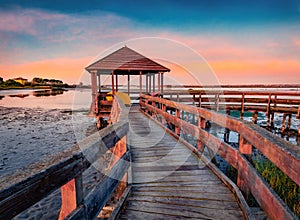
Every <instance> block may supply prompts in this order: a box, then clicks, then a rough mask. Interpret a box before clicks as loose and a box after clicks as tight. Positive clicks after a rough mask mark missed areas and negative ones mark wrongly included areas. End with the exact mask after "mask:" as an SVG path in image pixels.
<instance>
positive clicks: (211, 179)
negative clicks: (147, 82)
mask: <svg viewBox="0 0 300 220" xmlns="http://www.w3.org/2000/svg"><path fill="white" fill-rule="evenodd" d="M129 119H130V132H129V134H128V142H129V143H128V144H129V145H130V150H131V154H132V191H131V194H130V195H129V198H128V199H127V201H126V203H125V206H124V207H125V208H124V209H123V211H122V213H121V215H120V219H142V218H146V219H174V218H176V219H185V218H192V219H193V218H194V219H220V218H226V219H243V218H244V216H243V213H242V211H241V209H240V207H239V205H238V202H237V200H236V198H235V196H234V195H233V193H232V192H231V191H230V190H229V189H228V188H227V187H226V186H225V185H224V184H223V183H222V182H221V181H220V180H219V179H218V178H217V177H216V176H215V175H214V174H213V172H212V171H211V170H210V169H209V168H207V167H206V166H205V164H204V163H203V162H202V161H201V160H199V159H198V158H197V156H196V155H194V154H193V153H192V152H191V151H190V150H189V149H187V148H186V146H184V145H183V144H182V143H180V142H178V140H177V139H175V138H174V137H172V136H171V135H169V134H168V133H166V132H165V130H164V129H163V128H161V127H159V126H158V125H157V124H156V123H155V122H153V121H152V120H149V118H147V117H146V116H144V115H143V114H142V113H141V112H138V111H132V112H131V113H130V115H129ZM154 137H155V138H154Z"/></svg>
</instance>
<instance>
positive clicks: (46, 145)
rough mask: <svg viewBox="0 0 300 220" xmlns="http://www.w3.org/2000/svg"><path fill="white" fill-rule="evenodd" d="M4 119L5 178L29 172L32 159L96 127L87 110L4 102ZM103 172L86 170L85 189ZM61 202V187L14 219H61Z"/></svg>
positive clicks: (1, 158)
mask: <svg viewBox="0 0 300 220" xmlns="http://www.w3.org/2000/svg"><path fill="white" fill-rule="evenodd" d="M0 119H1V120H0V124H1V126H0V144H1V148H0V149H1V152H0V181H1V182H3V181H5V179H6V178H8V177H9V176H10V175H12V174H14V173H15V172H17V173H22V172H25V171H26V169H28V166H29V165H31V166H32V163H35V162H37V161H43V160H47V158H48V157H50V156H52V155H55V154H57V153H59V152H62V151H65V150H67V149H69V148H71V147H72V146H73V145H74V143H76V142H78V141H79V140H81V139H83V138H84V137H86V136H88V135H90V134H91V133H93V132H95V131H96V128H95V124H94V121H93V119H91V118H88V117H86V112H83V111H77V112H72V111H70V110H61V109H53V110H47V109H42V108H6V107H2V106H0ZM102 176H103V175H102V173H100V172H99V171H98V170H96V169H95V168H93V167H91V168H89V169H88V170H87V171H85V172H84V173H83V184H84V188H85V191H84V193H85V194H87V193H88V191H89V190H90V189H91V188H92V187H93V186H94V185H95V184H97V182H99V180H100V179H101V177H102ZM60 205H61V200H60V190H57V191H55V192H54V193H52V194H50V195H49V196H48V197H46V198H45V199H43V200H42V201H40V202H39V203H37V204H35V205H34V206H32V207H31V208H29V209H28V210H26V211H24V212H23V213H21V214H19V215H18V216H17V217H15V218H14V219H41V218H42V219H57V217H58V213H59V209H60Z"/></svg>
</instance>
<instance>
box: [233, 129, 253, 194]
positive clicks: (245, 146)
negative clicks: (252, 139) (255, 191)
mask: <svg viewBox="0 0 300 220" xmlns="http://www.w3.org/2000/svg"><path fill="white" fill-rule="evenodd" d="M239 151H240V153H241V154H246V155H247V157H250V156H251V154H252V145H251V144H249V143H248V142H247V140H245V138H244V137H243V136H241V135H240V137H239ZM241 164H242V163H239V167H238V176H237V185H238V187H239V188H240V189H241V190H242V192H243V193H244V195H245V197H246V199H248V198H249V195H250V191H249V187H248V185H247V181H245V180H247V179H248V178H247V177H246V176H245V175H247V174H245V172H244V168H243V167H240V166H241Z"/></svg>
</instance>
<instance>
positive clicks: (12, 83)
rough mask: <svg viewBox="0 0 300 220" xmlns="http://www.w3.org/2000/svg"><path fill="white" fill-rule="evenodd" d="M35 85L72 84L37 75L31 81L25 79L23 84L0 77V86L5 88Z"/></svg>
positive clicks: (61, 85) (55, 85) (31, 86)
mask: <svg viewBox="0 0 300 220" xmlns="http://www.w3.org/2000/svg"><path fill="white" fill-rule="evenodd" d="M36 86H50V87H52V88H53V87H59V88H70V87H72V86H70V85H68V84H66V83H64V82H63V81H61V80H57V79H44V78H39V77H34V78H33V79H32V81H31V82H29V81H27V82H24V83H23V84H22V83H20V82H17V81H16V80H14V79H8V80H6V81H4V80H3V78H2V77H0V88H2V89H7V88H34V87H36Z"/></svg>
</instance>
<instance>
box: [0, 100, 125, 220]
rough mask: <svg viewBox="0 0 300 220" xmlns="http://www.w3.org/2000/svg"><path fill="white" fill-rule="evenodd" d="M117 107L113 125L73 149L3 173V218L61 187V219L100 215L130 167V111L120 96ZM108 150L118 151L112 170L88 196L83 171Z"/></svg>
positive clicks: (0, 196) (0, 207) (0, 199)
mask: <svg viewBox="0 0 300 220" xmlns="http://www.w3.org/2000/svg"><path fill="white" fill-rule="evenodd" d="M114 108H115V109H113V111H114V116H113V121H112V122H114V123H113V124H112V125H109V126H108V127H106V128H104V129H102V130H100V131H98V132H96V133H94V134H93V135H91V136H89V137H87V138H86V139H84V140H82V141H80V142H79V143H78V144H76V145H74V146H73V147H72V149H69V150H68V151H66V152H63V153H61V154H59V155H56V156H54V157H52V158H49V160H47V161H41V162H39V163H37V164H35V165H34V167H31V168H30V169H29V168H28V170H27V172H26V173H24V172H23V173H15V174H13V175H10V176H6V177H1V179H0V219H11V218H12V217H14V216H16V215H18V214H19V213H21V212H22V211H24V210H26V209H28V208H29V207H30V206H32V205H33V204H35V203H37V202H38V201H40V200H41V199H43V198H44V197H46V196H47V195H49V194H50V193H52V192H53V191H55V190H56V189H59V188H61V190H62V208H61V212H60V216H59V218H60V219H64V218H65V219H94V218H96V217H97V215H98V213H99V212H100V211H101V209H102V207H103V206H104V205H105V204H106V202H107V201H108V200H109V198H110V197H111V196H112V193H113V192H114V190H115V189H116V187H117V186H118V185H120V184H119V183H120V182H122V181H120V180H122V178H123V180H125V179H124V176H125V178H126V172H127V171H128V168H129V162H128V161H129V158H130V154H129V151H127V150H128V149H127V146H126V135H127V132H128V129H129V125H128V121H127V115H126V114H127V113H125V112H123V111H122V109H121V108H120V106H119V103H118V102H117V99H116V100H115V101H114ZM115 113H117V114H115ZM123 113H124V114H123ZM107 150H112V151H113V152H115V153H116V154H117V155H114V158H113V162H112V163H111V166H110V171H109V172H108V173H107V174H106V175H104V177H103V178H102V180H101V182H100V183H99V184H98V185H97V186H95V187H94V188H93V189H92V190H91V191H90V193H88V194H87V195H86V196H84V195H83V186H82V173H83V172H84V171H85V170H86V169H87V168H89V167H90V166H91V164H93V163H94V162H95V161H96V160H98V159H99V158H101V157H102V156H103V155H104V153H105V152H106V151H107ZM124 184H125V183H123V187H122V188H124ZM125 186H126V184H125Z"/></svg>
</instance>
